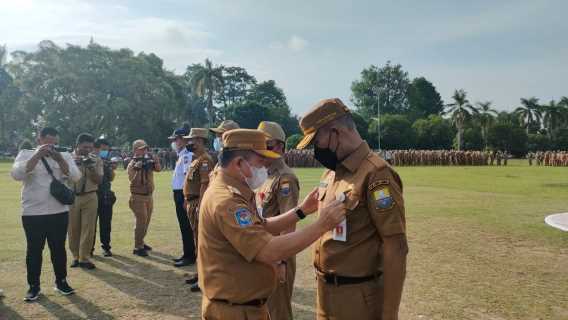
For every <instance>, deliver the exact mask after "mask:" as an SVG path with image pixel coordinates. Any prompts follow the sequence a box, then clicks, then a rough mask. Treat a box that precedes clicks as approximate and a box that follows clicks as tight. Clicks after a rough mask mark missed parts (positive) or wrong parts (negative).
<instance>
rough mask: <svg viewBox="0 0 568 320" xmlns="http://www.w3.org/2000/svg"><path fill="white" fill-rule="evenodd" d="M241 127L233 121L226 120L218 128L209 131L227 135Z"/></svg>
mask: <svg viewBox="0 0 568 320" xmlns="http://www.w3.org/2000/svg"><path fill="white" fill-rule="evenodd" d="M240 127H241V126H239V124H238V123H236V122H235V121H233V120H225V121H223V122H221V124H220V125H219V126H218V127H217V128H210V129H209V130H211V131H213V132H215V133H225V132H227V131H229V130H234V129H239V128H240Z"/></svg>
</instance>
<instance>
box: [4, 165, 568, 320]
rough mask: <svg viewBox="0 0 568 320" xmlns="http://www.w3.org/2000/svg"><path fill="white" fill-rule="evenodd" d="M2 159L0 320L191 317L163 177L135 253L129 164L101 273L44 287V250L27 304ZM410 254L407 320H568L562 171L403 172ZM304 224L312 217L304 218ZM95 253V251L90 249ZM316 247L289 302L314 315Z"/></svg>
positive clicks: (15, 194)
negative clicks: (554, 223) (67, 293)
mask: <svg viewBox="0 0 568 320" xmlns="http://www.w3.org/2000/svg"><path fill="white" fill-rule="evenodd" d="M9 169H10V166H9V165H8V164H0V288H3V289H4V290H5V293H6V295H7V297H5V298H4V299H3V300H2V302H0V319H5V318H6V319H12V318H13V319H28V318H34V319H87V318H89V319H133V318H137V319H158V318H159V319H182V318H185V317H187V318H198V315H199V312H200V311H199V306H200V295H196V294H193V293H191V292H190V291H189V288H187V286H185V285H182V284H181V281H182V279H183V275H184V273H187V272H189V273H190V272H192V271H193V270H194V268H193V267H191V268H186V269H184V270H179V269H175V268H173V267H171V265H170V262H169V260H168V259H169V258H170V257H172V256H177V255H179V253H180V252H179V247H180V240H179V231H178V227H177V221H176V218H175V213H174V211H173V203H172V200H171V192H170V187H169V183H170V174H171V173H170V172H167V173H162V174H159V175H158V176H157V179H156V181H157V191H156V194H155V196H154V199H155V213H154V217H153V221H152V224H151V226H150V231H149V235H148V239H147V240H148V243H149V244H151V245H152V246H154V248H155V251H156V252H155V253H153V254H152V256H151V257H150V258H147V259H144V258H139V257H134V256H133V255H132V254H131V253H130V251H131V249H132V244H133V225H134V219H133V216H132V213H131V212H130V210H129V209H128V203H127V201H128V188H127V183H126V175H125V172H124V171H119V172H118V177H117V181H116V183H115V184H114V189H115V190H116V191H117V194H118V197H119V200H118V204H117V206H116V208H115V214H114V221H113V233H112V237H113V240H112V244H113V251H114V252H115V254H116V256H115V257H114V258H112V259H103V258H98V257H97V258H96V259H95V263H96V265H97V267H98V268H97V269H96V270H95V271H93V272H85V271H81V270H75V269H72V270H70V271H69V280H70V282H71V284H72V285H73V286H74V287H75V288H76V289H77V292H78V293H77V295H75V296H74V297H70V298H66V297H61V296H59V295H57V294H55V293H53V292H52V290H51V286H52V285H51V283H52V281H53V275H52V270H51V264H50V262H49V256H48V251H47V250H46V252H45V259H44V268H43V275H42V286H43V287H42V288H43V292H44V296H43V297H42V299H41V300H40V301H39V302H38V303H35V304H31V305H29V304H24V303H23V302H21V298H22V297H23V294H24V293H25V290H26V280H25V266H24V263H25V260H24V257H25V237H24V234H23V230H22V227H21V222H20V205H19V190H20V185H19V184H18V183H16V182H14V181H12V180H11V179H10V177H9ZM296 172H297V174H298V175H299V177H300V180H301V182H302V193H303V194H305V193H306V192H308V191H309V190H310V189H311V187H314V186H316V185H317V184H318V182H319V177H320V175H321V172H322V171H321V170H320V169H297V170H296ZM398 172H399V173H400V175H401V176H402V179H403V182H404V190H405V201H406V207H407V222H408V238H409V243H410V254H409V258H408V259H409V260H408V276H407V281H406V286H405V292H404V296H403V302H402V307H401V317H402V319H568V307H567V306H568V234H567V233H562V232H561V231H558V230H555V229H552V228H550V227H548V226H546V225H545V224H544V222H543V220H544V217H545V216H546V215H547V214H550V213H555V212H565V211H568V168H548V167H528V166H526V165H525V164H524V163H521V162H520V161H512V162H511V165H510V166H508V167H401V168H398ZM307 223H309V221H308V222H307ZM98 252H100V251H99V250H98V248H97V253H98ZM310 257H311V251H310V250H306V251H304V252H302V253H301V254H300V255H299V262H298V273H297V278H296V289H295V295H294V309H295V313H296V318H297V319H313V318H314V314H313V307H314V301H315V290H314V277H313V270H312V268H311V261H310Z"/></svg>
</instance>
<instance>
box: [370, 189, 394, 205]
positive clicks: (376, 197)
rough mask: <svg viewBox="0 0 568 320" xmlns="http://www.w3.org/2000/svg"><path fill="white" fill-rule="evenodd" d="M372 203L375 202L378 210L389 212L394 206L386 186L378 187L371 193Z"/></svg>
mask: <svg viewBox="0 0 568 320" xmlns="http://www.w3.org/2000/svg"><path fill="white" fill-rule="evenodd" d="M372 194H373V201H374V202H375V207H376V209H378V210H389V209H391V208H392V207H394V205H395V201H394V198H393V197H392V194H391V191H390V188H389V186H388V185H385V184H383V185H379V186H378V187H377V188H376V189H374V190H373V191H372Z"/></svg>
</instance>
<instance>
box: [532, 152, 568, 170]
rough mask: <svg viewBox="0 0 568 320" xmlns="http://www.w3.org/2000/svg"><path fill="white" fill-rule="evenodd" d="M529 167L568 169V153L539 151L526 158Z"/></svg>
mask: <svg viewBox="0 0 568 320" xmlns="http://www.w3.org/2000/svg"><path fill="white" fill-rule="evenodd" d="M526 158H527V160H528V161H529V166H532V165H533V164H535V165H537V166H549V167H568V151H537V152H529V153H527V156H526Z"/></svg>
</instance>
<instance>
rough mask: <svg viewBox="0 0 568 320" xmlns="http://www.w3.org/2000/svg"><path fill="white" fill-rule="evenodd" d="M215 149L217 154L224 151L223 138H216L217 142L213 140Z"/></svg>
mask: <svg viewBox="0 0 568 320" xmlns="http://www.w3.org/2000/svg"><path fill="white" fill-rule="evenodd" d="M213 149H215V151H217V152H219V151H221V149H223V141H221V138H219V137H217V138H215V140H213Z"/></svg>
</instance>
